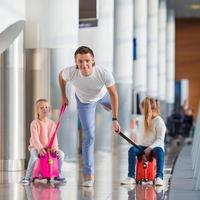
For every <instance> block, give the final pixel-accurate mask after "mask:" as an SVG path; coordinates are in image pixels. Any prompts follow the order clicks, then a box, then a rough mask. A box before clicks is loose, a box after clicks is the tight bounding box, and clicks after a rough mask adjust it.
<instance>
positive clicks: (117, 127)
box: [112, 120, 121, 133]
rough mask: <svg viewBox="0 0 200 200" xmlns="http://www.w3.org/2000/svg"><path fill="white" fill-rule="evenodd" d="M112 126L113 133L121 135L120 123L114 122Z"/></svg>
mask: <svg viewBox="0 0 200 200" xmlns="http://www.w3.org/2000/svg"><path fill="white" fill-rule="evenodd" d="M112 125H113V131H114V132H115V133H119V132H120V131H121V128H120V125H119V122H118V121H117V120H114V121H113V124H112Z"/></svg>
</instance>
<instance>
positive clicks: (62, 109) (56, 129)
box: [47, 104, 67, 149]
mask: <svg viewBox="0 0 200 200" xmlns="http://www.w3.org/2000/svg"><path fill="white" fill-rule="evenodd" d="M66 106H67V104H62V106H61V108H60V114H59V118H58V121H57V124H56V128H55V131H54V133H53V135H52V137H51V140H50V142H49V144H48V147H47V148H48V149H50V148H51V146H52V144H53V141H54V138H55V136H56V133H57V132H58V128H59V127H60V120H61V117H62V115H63V113H64V112H65V108H66Z"/></svg>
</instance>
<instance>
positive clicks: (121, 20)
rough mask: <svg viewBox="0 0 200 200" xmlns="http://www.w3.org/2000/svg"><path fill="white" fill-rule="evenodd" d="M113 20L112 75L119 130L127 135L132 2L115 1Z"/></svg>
mask: <svg viewBox="0 0 200 200" xmlns="http://www.w3.org/2000/svg"><path fill="white" fill-rule="evenodd" d="M114 19H115V23H114V24H115V26H114V33H115V35H114V75H115V80H116V83H117V89H118V94H119V122H120V125H121V130H122V131H123V132H125V133H126V134H128V133H129V130H130V117H131V97H132V65H133V62H132V55H133V53H132V52H133V51H132V37H133V26H132V24H133V1H132V0H126V1H124V0H117V1H116V3H115V18H114ZM120 140H121V139H120Z"/></svg>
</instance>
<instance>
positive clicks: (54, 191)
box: [24, 182, 61, 200]
mask: <svg viewBox="0 0 200 200" xmlns="http://www.w3.org/2000/svg"><path fill="white" fill-rule="evenodd" d="M60 186H61V184H60V183H42V182H38V183H31V184H30V185H25V186H24V188H25V193H26V197H27V200H39V199H42V200H60V199H61V190H60Z"/></svg>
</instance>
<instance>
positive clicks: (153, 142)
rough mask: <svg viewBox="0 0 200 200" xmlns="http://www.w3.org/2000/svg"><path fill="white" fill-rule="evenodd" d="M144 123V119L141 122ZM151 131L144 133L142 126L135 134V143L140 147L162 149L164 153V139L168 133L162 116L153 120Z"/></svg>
mask: <svg viewBox="0 0 200 200" xmlns="http://www.w3.org/2000/svg"><path fill="white" fill-rule="evenodd" d="M141 122H142V123H143V118H142V120H141ZM151 127H152V128H151V130H150V131H148V132H147V133H144V131H143V128H142V126H140V127H139V130H138V131H136V132H135V136H134V138H135V142H136V143H137V144H138V145H142V146H146V147H150V148H152V149H153V148H155V147H161V148H162V149H163V151H164V139H165V133H166V126H165V123H164V121H163V119H162V118H161V117H160V116H156V117H155V118H153V119H152V126H151Z"/></svg>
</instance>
